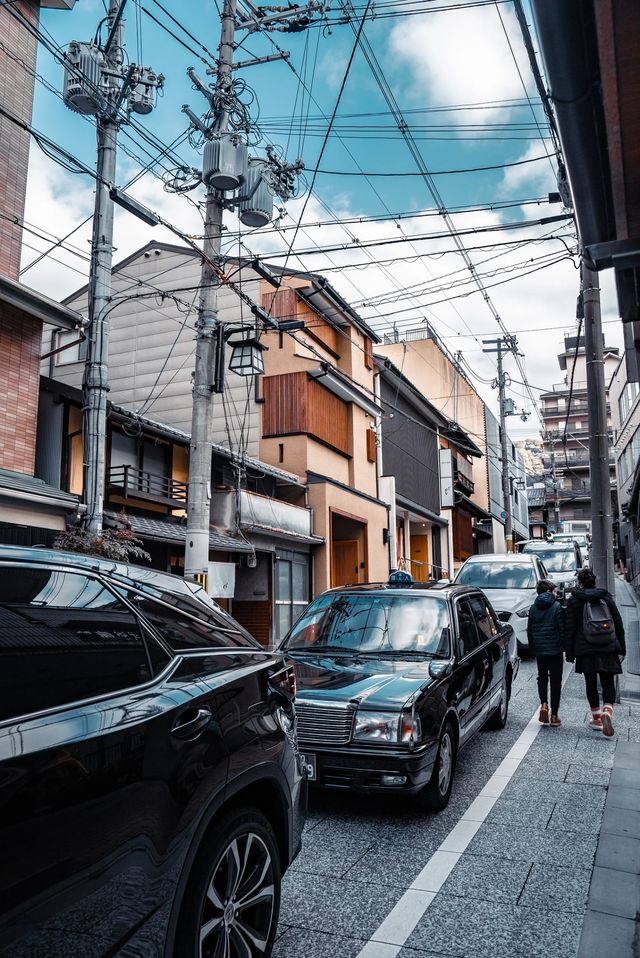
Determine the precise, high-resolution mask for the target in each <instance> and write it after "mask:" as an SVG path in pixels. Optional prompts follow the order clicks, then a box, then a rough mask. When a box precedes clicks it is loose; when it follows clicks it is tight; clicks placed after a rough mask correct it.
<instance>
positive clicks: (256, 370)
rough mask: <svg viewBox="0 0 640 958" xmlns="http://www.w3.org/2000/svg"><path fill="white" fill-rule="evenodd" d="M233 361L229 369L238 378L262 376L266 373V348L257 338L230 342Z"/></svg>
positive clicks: (230, 361)
mask: <svg viewBox="0 0 640 958" xmlns="http://www.w3.org/2000/svg"><path fill="white" fill-rule="evenodd" d="M229 345H230V346H231V349H232V352H231V359H230V360H229V369H230V370H231V372H234V373H237V374H238V376H261V375H262V373H263V372H264V358H263V356H262V353H263V352H264V350H265V347H264V346H263V345H262V343H260V342H259V341H258V340H257V339H256V338H255V337H252V338H251V339H240V340H238V341H237V342H235V343H232V342H230V343H229Z"/></svg>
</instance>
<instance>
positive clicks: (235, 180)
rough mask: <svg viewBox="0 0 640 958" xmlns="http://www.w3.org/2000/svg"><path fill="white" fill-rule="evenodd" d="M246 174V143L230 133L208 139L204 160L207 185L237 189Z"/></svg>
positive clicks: (227, 189) (203, 168) (203, 174)
mask: <svg viewBox="0 0 640 958" xmlns="http://www.w3.org/2000/svg"><path fill="white" fill-rule="evenodd" d="M246 175H247V145H246V143H243V142H242V140H239V139H238V137H237V136H233V135H231V134H228V133H225V134H222V135H221V136H216V137H215V138H214V139H213V140H207V142H206V143H205V145H204V155H203V160H202V179H203V181H204V183H205V184H206V185H207V186H212V187H213V188H214V189H216V190H222V191H223V192H228V191H229V190H237V189H238V187H239V186H240V185H241V184H242V183H244V180H245V177H246Z"/></svg>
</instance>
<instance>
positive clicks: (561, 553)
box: [521, 539, 585, 596]
mask: <svg viewBox="0 0 640 958" xmlns="http://www.w3.org/2000/svg"><path fill="white" fill-rule="evenodd" d="M521 554H522V555H534V556H537V557H538V558H539V559H540V561H541V562H543V563H544V567H545V569H546V570H547V577H548V578H549V579H551V580H552V581H553V582H555V583H556V585H557V587H558V591H559V592H560V594H561V595H562V596H564V595H566V594H567V593H568V592H570V591H571V590H572V589H573V588H575V585H576V582H577V579H576V576H577V575H578V572H579V571H580V569H581V568H582V567H583V565H584V564H585V562H584V560H583V558H582V553H581V552H580V547H579V546H578V545H577V543H576V542H574V541H573V540H571V541H570V542H558V541H556V540H551V541H550V542H549V541H548V540H546V539H528V540H527V541H526V542H524V543H523V544H522V547H521Z"/></svg>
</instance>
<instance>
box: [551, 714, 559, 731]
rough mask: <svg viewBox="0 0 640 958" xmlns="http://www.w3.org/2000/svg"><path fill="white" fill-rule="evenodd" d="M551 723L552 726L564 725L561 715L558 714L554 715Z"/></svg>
mask: <svg viewBox="0 0 640 958" xmlns="http://www.w3.org/2000/svg"><path fill="white" fill-rule="evenodd" d="M549 725H550V726H551V728H560V726H561V725H562V722H561V721H560V717H559V716H558V715H552V716H551V721H550V722H549Z"/></svg>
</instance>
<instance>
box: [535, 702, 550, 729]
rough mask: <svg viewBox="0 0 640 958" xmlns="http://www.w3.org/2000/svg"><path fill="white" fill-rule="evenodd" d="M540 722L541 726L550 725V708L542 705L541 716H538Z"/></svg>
mask: <svg viewBox="0 0 640 958" xmlns="http://www.w3.org/2000/svg"><path fill="white" fill-rule="evenodd" d="M538 721H539V722H540V724H541V725H548V724H549V706H548V705H541V706H540V715H539V716H538Z"/></svg>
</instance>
